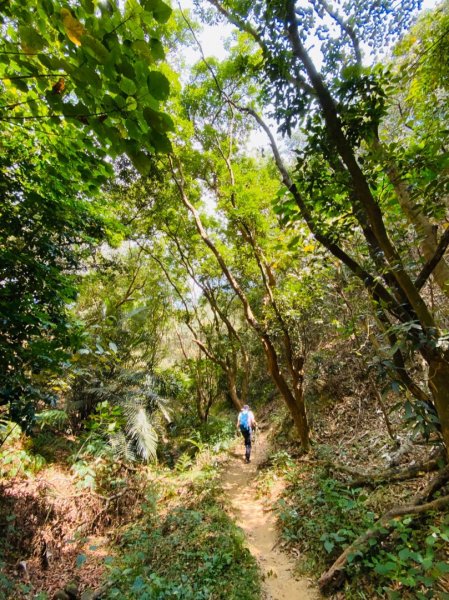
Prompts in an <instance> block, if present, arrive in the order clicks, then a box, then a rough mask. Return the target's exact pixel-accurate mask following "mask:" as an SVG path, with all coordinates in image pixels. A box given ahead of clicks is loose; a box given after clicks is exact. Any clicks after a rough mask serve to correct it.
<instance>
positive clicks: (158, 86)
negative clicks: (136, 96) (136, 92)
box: [148, 71, 170, 100]
mask: <svg viewBox="0 0 449 600" xmlns="http://www.w3.org/2000/svg"><path fill="white" fill-rule="evenodd" d="M148 89H149V90H150V93H151V95H152V96H154V97H155V98H156V99H157V100H166V99H167V98H168V95H169V92H170V84H169V82H168V79H167V78H166V77H165V75H163V74H162V73H159V71H151V73H150V74H149V75H148Z"/></svg>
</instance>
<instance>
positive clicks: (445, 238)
mask: <svg viewBox="0 0 449 600" xmlns="http://www.w3.org/2000/svg"><path fill="white" fill-rule="evenodd" d="M448 246H449V227H448V228H447V229H446V231H445V232H444V233H443V235H442V236H441V239H440V241H439V243H438V246H437V249H436V251H435V254H434V255H433V256H432V258H431V259H430V260H428V261H427V262H426V264H425V265H424V267H423V268H422V269H421V272H420V274H419V275H418V277H417V278H416V281H415V286H416V288H417V289H418V290H420V289H421V288H422V287H423V286H424V284H425V283H426V281H427V280H428V278H429V277H430V275H432V272H433V270H434V269H435V267H436V266H437V265H438V263H439V262H440V260H441V259H442V258H443V256H444V253H445V252H446V250H447V247H448ZM447 285H449V281H448V282H447Z"/></svg>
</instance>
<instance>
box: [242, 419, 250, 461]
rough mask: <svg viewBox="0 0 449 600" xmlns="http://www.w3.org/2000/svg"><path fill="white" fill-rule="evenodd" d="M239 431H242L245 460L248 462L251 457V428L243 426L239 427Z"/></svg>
mask: <svg viewBox="0 0 449 600" xmlns="http://www.w3.org/2000/svg"><path fill="white" fill-rule="evenodd" d="M240 431H241V432H242V435H243V438H244V440H245V460H246V462H249V459H250V457H251V429H245V428H244V427H240Z"/></svg>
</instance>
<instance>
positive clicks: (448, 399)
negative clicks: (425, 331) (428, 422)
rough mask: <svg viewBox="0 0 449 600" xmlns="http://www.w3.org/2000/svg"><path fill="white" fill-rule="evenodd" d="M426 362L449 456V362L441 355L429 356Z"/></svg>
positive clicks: (430, 385)
mask: <svg viewBox="0 0 449 600" xmlns="http://www.w3.org/2000/svg"><path fill="white" fill-rule="evenodd" d="M426 362H427V364H428V365H429V388H430V391H431V392H432V396H433V400H434V403H435V408H436V410H437V413H438V418H439V420H440V425H441V433H442V436H443V440H444V443H445V446H446V452H447V454H448V456H449V362H448V361H447V360H445V359H444V358H441V357H439V356H437V357H432V358H428V359H427V361H426Z"/></svg>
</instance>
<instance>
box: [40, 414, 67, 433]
mask: <svg viewBox="0 0 449 600" xmlns="http://www.w3.org/2000/svg"><path fill="white" fill-rule="evenodd" d="M36 421H37V422H38V423H39V425H40V427H41V429H43V428H44V427H51V428H52V429H56V430H57V431H61V430H62V429H64V427H66V426H67V424H68V422H69V416H68V414H67V413H66V411H65V410H57V409H51V410H44V411H42V412H41V413H38V414H37V415H36Z"/></svg>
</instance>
